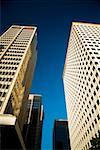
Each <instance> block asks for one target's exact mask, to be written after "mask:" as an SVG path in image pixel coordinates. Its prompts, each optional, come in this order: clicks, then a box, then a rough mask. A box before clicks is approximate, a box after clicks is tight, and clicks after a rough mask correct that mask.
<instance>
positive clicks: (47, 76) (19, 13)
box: [0, 0, 100, 150]
mask: <svg viewBox="0 0 100 150" xmlns="http://www.w3.org/2000/svg"><path fill="white" fill-rule="evenodd" d="M1 10H2V11H1V12H0V13H1V28H0V29H1V31H0V32H4V31H5V30H6V29H7V28H8V27H9V26H10V25H12V24H20V25H36V26H37V27H38V60H37V66H36V71H35V76H34V80H33V82H32V88H31V92H33V93H40V94H42V95H43V105H44V125H43V140H42V150H52V129H53V123H54V119H59V118H63V119H65V118H66V108H65V99H64V91H63V83H62V72H63V66H64V59H65V54H66V47H67V42H68V37H69V32H70V25H71V22H72V21H86V22H96V23H100V1H99V0H58V1H57V0H54V2H53V0H51V1H49V0H43V1H42V0H40V1H39V0H2V7H1Z"/></svg>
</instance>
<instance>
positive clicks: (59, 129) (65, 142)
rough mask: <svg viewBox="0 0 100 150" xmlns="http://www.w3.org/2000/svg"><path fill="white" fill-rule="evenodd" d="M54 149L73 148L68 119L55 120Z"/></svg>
mask: <svg viewBox="0 0 100 150" xmlns="http://www.w3.org/2000/svg"><path fill="white" fill-rule="evenodd" d="M53 150H71V149H70V139H69V130H68V121H67V120H62V119H59V120H55V122H54V129H53Z"/></svg>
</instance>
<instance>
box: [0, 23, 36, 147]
mask: <svg viewBox="0 0 100 150" xmlns="http://www.w3.org/2000/svg"><path fill="white" fill-rule="evenodd" d="M36 46H37V32H36V27H31V26H16V25H13V26H11V27H10V28H9V29H8V30H7V31H6V32H5V33H4V34H3V35H2V36H1V37H0V125H1V126H3V125H11V126H12V125H14V126H15V130H16V131H17V134H18V136H19V139H20V142H21V145H22V147H23V149H25V145H24V144H23V140H22V137H21V132H20V131H22V129H23V125H24V121H25V117H26V115H25V114H26V108H27V100H28V96H29V91H30V86H31V82H32V76H33V72H34V69H35V64H36V59H37V51H36Z"/></svg>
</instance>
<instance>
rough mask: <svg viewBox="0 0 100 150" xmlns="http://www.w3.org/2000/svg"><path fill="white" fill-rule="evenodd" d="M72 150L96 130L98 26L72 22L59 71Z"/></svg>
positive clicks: (86, 143) (99, 107) (82, 148)
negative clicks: (60, 70) (66, 47)
mask: <svg viewBox="0 0 100 150" xmlns="http://www.w3.org/2000/svg"><path fill="white" fill-rule="evenodd" d="M63 82H64V91H65V98H66V108H67V113H68V121H69V133H70V141H71V148H72V150H87V149H89V148H90V147H91V143H90V140H91V139H92V137H94V138H96V137H98V135H99V132H100V25H99V24H89V23H78V22H74V23H72V27H71V33H70V38H69V43H68V49H67V54H66V60H65V66H64V72H63Z"/></svg>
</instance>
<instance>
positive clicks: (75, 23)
mask: <svg viewBox="0 0 100 150" xmlns="http://www.w3.org/2000/svg"><path fill="white" fill-rule="evenodd" d="M72 25H86V26H99V27H100V24H97V23H88V22H72Z"/></svg>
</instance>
